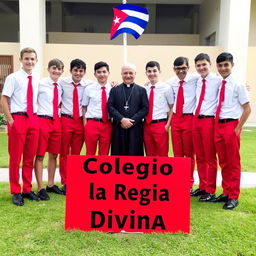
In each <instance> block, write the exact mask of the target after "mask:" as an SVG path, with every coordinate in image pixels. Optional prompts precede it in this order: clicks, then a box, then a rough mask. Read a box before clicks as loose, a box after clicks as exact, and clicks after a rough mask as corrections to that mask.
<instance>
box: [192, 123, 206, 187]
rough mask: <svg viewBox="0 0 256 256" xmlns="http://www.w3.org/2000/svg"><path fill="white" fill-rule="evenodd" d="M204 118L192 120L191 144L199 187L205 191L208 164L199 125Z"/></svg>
mask: <svg viewBox="0 0 256 256" xmlns="http://www.w3.org/2000/svg"><path fill="white" fill-rule="evenodd" d="M202 120H204V119H195V120H194V122H193V131H192V135H193V145H194V149H195V154H196V164H197V171H198V176H199V189H200V190H204V191H206V183H207V171H208V164H207V162H206V159H205V158H206V157H205V151H204V142H203V134H202V129H201V125H203V121H202ZM201 121H202V122H201Z"/></svg>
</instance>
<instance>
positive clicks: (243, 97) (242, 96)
mask: <svg viewBox="0 0 256 256" xmlns="http://www.w3.org/2000/svg"><path fill="white" fill-rule="evenodd" d="M237 92H238V101H239V103H240V104H241V105H244V104H245V103H248V102H249V101H250V100H249V95H248V91H247V89H246V87H245V85H243V84H240V85H239V86H238V87H237Z"/></svg>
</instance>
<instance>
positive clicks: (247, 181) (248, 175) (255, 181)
mask: <svg viewBox="0 0 256 256" xmlns="http://www.w3.org/2000/svg"><path fill="white" fill-rule="evenodd" d="M194 176H195V184H198V174H197V171H195V175H194ZM43 179H44V180H45V181H47V171H46V170H44V177H43ZM55 180H56V181H60V175H59V171H58V170H57V171H56V175H55ZM3 181H5V182H6V181H8V169H7V168H0V182H3ZM33 182H35V175H33ZM217 185H218V186H221V173H220V171H218V176H217ZM241 187H242V188H252V187H256V172H242V177H241Z"/></svg>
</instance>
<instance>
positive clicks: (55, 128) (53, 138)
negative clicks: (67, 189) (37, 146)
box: [47, 119, 61, 187]
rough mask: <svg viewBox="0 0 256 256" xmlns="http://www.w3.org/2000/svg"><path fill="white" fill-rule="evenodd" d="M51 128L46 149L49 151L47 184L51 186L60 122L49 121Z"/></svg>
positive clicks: (58, 147) (58, 142) (59, 134)
mask: <svg viewBox="0 0 256 256" xmlns="http://www.w3.org/2000/svg"><path fill="white" fill-rule="evenodd" d="M51 124H52V129H51V133H50V137H49V141H48V147H47V151H48V152H49V154H48V156H49V158H48V165H47V170H48V186H49V187H52V186H53V185H54V176H55V171H56V161H57V156H58V154H60V147H61V124H60V120H59V119H58V120H54V121H51Z"/></svg>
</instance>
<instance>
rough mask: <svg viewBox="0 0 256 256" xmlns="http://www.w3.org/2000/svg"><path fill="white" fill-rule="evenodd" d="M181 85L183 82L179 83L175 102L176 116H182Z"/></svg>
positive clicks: (182, 93)
mask: <svg viewBox="0 0 256 256" xmlns="http://www.w3.org/2000/svg"><path fill="white" fill-rule="evenodd" d="M183 83H184V80H182V81H180V86H179V90H178V96H177V102H176V114H177V115H178V116H181V115H182V114H183V105H184V92H183Z"/></svg>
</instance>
